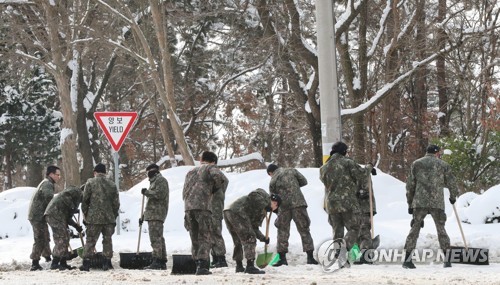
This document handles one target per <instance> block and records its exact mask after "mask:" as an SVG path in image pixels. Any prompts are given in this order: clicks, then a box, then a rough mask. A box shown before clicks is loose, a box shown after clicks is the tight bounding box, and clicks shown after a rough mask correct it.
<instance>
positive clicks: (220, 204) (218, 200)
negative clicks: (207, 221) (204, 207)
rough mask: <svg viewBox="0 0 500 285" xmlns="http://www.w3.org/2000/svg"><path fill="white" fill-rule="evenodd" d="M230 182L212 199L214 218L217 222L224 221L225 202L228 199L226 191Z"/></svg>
mask: <svg viewBox="0 0 500 285" xmlns="http://www.w3.org/2000/svg"><path fill="white" fill-rule="evenodd" d="M228 184H229V181H228V180H226V181H225V182H224V184H223V185H222V186H221V187H220V188H219V189H218V190H217V191H216V192H215V193H214V196H213V197H212V217H213V218H214V219H217V220H222V211H223V210H224V200H225V198H226V189H227V185H228Z"/></svg>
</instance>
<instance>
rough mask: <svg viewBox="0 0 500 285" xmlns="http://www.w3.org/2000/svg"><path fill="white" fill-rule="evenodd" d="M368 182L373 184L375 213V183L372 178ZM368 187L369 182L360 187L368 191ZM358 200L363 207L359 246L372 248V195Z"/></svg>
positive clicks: (374, 209)
mask: <svg viewBox="0 0 500 285" xmlns="http://www.w3.org/2000/svg"><path fill="white" fill-rule="evenodd" d="M367 183H370V184H371V189H372V207H373V215H375V214H376V213H377V207H376V203H375V195H374V193H373V183H372V181H371V179H369V181H367ZM368 187H369V186H368V184H366V186H361V187H360V188H362V189H364V190H365V191H367V192H368ZM358 201H359V206H360V209H361V215H360V216H359V217H360V229H359V239H358V241H359V247H360V248H361V249H372V248H373V242H372V234H371V229H372V223H371V220H370V197H369V196H368V198H366V199H361V198H358Z"/></svg>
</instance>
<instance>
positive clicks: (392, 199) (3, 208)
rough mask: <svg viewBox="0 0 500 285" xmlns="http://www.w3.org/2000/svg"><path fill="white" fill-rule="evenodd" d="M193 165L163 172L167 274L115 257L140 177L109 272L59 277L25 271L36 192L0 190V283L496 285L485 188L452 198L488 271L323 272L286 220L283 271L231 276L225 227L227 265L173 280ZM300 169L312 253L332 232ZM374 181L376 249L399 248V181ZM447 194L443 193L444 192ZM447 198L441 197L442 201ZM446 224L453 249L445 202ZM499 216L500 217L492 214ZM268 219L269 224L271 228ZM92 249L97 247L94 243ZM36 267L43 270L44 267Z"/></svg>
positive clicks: (183, 249) (431, 267) (264, 180)
mask: <svg viewBox="0 0 500 285" xmlns="http://www.w3.org/2000/svg"><path fill="white" fill-rule="evenodd" d="M190 169H191V167H187V166H186V167H178V168H175V169H168V170H163V171H162V174H163V175H164V176H165V177H166V178H167V179H168V181H169V185H170V206H169V213H168V217H167V220H166V222H165V239H166V244H167V252H168V255H169V262H168V264H167V267H168V270H167V271H151V270H125V269H120V268H119V260H120V256H119V254H118V253H119V252H135V250H136V247H137V239H138V223H137V219H138V218H139V214H140V203H141V193H140V189H141V188H143V187H147V186H148V181H147V180H144V181H142V182H141V183H139V184H137V185H135V186H134V187H132V188H131V189H129V190H128V191H126V192H122V193H120V201H121V214H120V219H121V222H122V228H121V230H120V234H119V235H116V234H115V236H114V239H113V245H114V250H115V255H114V257H113V264H114V267H115V270H113V271H109V272H102V271H99V270H91V272H90V273H87V272H80V271H78V270H73V271H69V272H59V271H50V270H44V271H39V272H30V271H29V267H30V262H31V260H30V259H29V254H30V252H31V246H32V243H33V238H32V231H31V225H30V223H29V222H28V220H27V208H28V205H29V200H30V198H31V195H32V193H33V191H34V190H35V189H34V188H29V187H26V188H15V189H11V190H7V191H4V192H2V193H0V237H1V239H0V284H60V283H66V284H141V283H147V284H157V283H162V284H165V283H166V284H179V283H190V284H191V283H203V284H242V283H252V284H253V283H255V284H267V283H275V282H279V283H281V284H331V283H335V284H348V283H354V282H356V283H358V284H472V283H477V284H500V264H499V263H498V262H499V261H500V251H499V249H500V235H499V233H500V224H484V223H482V221H484V220H485V219H488V218H489V217H492V216H495V215H497V214H498V213H499V209H498V207H499V206H500V186H499V185H497V186H495V187H493V188H491V189H489V190H487V191H486V192H485V193H484V194H482V195H473V194H466V195H463V196H461V197H460V198H459V199H458V201H457V204H456V205H457V210H458V212H459V215H460V217H461V220H464V221H465V220H467V221H468V222H470V224H469V223H462V228H463V230H464V233H465V237H466V239H467V244H468V246H470V247H473V248H487V249H489V259H490V263H491V264H490V265H489V266H474V265H464V264H453V267H452V268H448V269H443V268H442V264H441V263H440V262H434V261H433V260H432V259H427V261H426V262H423V263H416V265H417V269H416V270H405V269H403V268H402V267H401V263H400V262H399V261H396V262H376V263H377V264H375V265H358V266H353V267H351V268H348V269H342V270H340V271H336V272H334V273H326V272H324V271H323V269H322V267H321V266H319V265H318V266H313V265H305V262H306V257H305V254H304V253H302V247H301V242H300V236H299V235H298V233H297V231H296V228H295V225H294V224H293V223H292V229H291V235H290V249H289V250H290V253H289V254H288V256H287V257H288V260H289V264H290V265H289V266H288V267H286V266H282V267H278V268H272V267H267V268H266V269H265V270H266V273H267V274H265V275H262V276H254V275H252V276H249V275H246V274H241V273H238V274H236V273H234V263H233V262H232V260H231V255H232V251H233V250H232V246H233V243H232V240H231V237H230V235H229V232H228V231H227V230H226V229H225V228H224V230H223V236H224V238H225V241H226V246H227V254H226V258H227V259H228V262H229V263H230V267H229V268H222V269H213V270H212V272H213V274H212V275H211V276H203V277H198V276H187V275H183V276H179V275H171V274H170V269H171V268H172V264H171V262H172V261H171V259H172V258H171V257H170V256H171V255H172V254H189V253H190V239H189V235H188V233H187V232H186V230H185V229H184V226H183V216H184V209H183V207H184V204H183V201H182V196H181V195H182V186H183V183H184V177H185V174H186V173H187V172H188V171H189V170H190ZM299 171H300V172H301V173H302V174H304V175H305V176H306V177H307V179H308V181H309V184H308V185H307V186H305V187H303V188H302V190H303V193H304V195H305V197H306V200H307V202H308V204H309V207H308V212H309V215H310V218H311V233H312V236H313V239H314V243H315V245H316V251H317V250H318V249H319V248H320V247H321V245H322V244H323V243H325V242H328V241H329V240H330V239H331V236H332V233H331V232H332V231H331V227H330V225H329V224H328V221H327V215H326V213H325V212H324V211H323V207H322V205H323V202H322V201H323V193H324V191H323V189H324V187H323V185H322V183H321V182H320V181H319V170H318V169H317V168H303V169H299ZM378 172H379V174H378V175H377V176H373V183H374V192H375V197H376V200H377V212H378V214H377V215H376V216H375V219H374V225H375V226H374V228H375V234H376V235H380V239H381V243H380V247H379V248H381V249H388V250H389V249H394V250H399V251H400V250H402V248H403V246H404V243H405V239H406V235H407V234H408V231H409V229H410V226H409V224H410V220H411V216H410V215H408V214H407V204H406V197H405V184H404V183H403V182H401V181H399V180H397V179H395V178H394V177H391V176H389V175H386V174H384V173H382V172H381V171H378ZM227 176H228V178H229V181H230V183H229V187H228V189H227V192H226V205H229V204H230V203H231V202H232V201H234V200H235V199H237V198H238V197H240V196H242V195H245V194H247V193H248V192H250V191H252V190H254V189H256V188H258V187H261V188H263V189H266V190H267V189H268V185H269V181H270V178H269V177H268V176H267V174H266V172H265V170H255V171H249V172H245V173H227ZM445 197H448V191H447V190H445ZM446 201H447V200H446ZM446 207H447V208H446V213H447V215H448V221H447V223H446V229H447V231H448V234H449V236H450V239H451V244H452V245H456V246H463V241H462V237H461V234H460V230H459V227H458V224H457V221H456V218H455V215H454V214H453V209H452V207H451V205H449V203H447V206H446ZM497 216H498V215H497ZM273 221H274V216H273V217H272V221H271V225H272V224H273ZM144 225H145V227H143V231H144V233H143V234H142V237H141V251H146V252H148V251H151V246H150V244H149V236H148V234H147V223H145V224H144ZM270 236H271V244H270V249H271V250H274V249H275V246H276V228H275V227H274V226H271V229H270ZM71 246H72V247H73V248H76V247H79V246H81V243H80V241H79V239H72V240H71ZM417 248H419V249H421V250H423V249H433V250H436V249H437V248H439V244H438V241H437V235H436V230H435V226H434V223H433V222H432V219H431V218H430V217H428V218H426V220H425V227H424V228H423V229H422V230H421V233H420V237H419V240H418V243H417ZM97 250H98V251H101V250H102V247H101V245H100V241H99V242H98V247H97ZM263 250H264V249H263V244H262V243H259V244H258V247H257V251H258V253H261V252H263ZM80 263H81V259H80V258H76V259H74V260H73V261H72V262H71V264H73V265H79V264H80ZM42 266H43V267H45V268H47V267H48V266H49V264H48V263H43V262H42Z"/></svg>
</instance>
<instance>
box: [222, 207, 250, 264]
mask: <svg viewBox="0 0 500 285" xmlns="http://www.w3.org/2000/svg"><path fill="white" fill-rule="evenodd" d="M224 220H225V221H226V227H227V229H228V231H229V233H230V234H231V237H232V238H233V244H234V251H233V260H235V261H242V260H243V252H245V258H246V259H247V260H253V259H255V247H256V246H257V238H256V235H255V232H254V230H253V228H252V225H251V224H250V222H249V221H248V220H246V219H244V218H242V217H241V216H239V215H238V214H235V213H234V212H232V211H224Z"/></svg>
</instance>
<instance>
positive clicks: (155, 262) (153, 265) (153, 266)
mask: <svg viewBox="0 0 500 285" xmlns="http://www.w3.org/2000/svg"><path fill="white" fill-rule="evenodd" d="M160 262H161V261H160V260H159V259H158V258H153V262H152V263H151V264H150V265H149V266H146V267H145V268H144V269H154V270H162V269H164V268H162V264H161V263H160Z"/></svg>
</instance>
